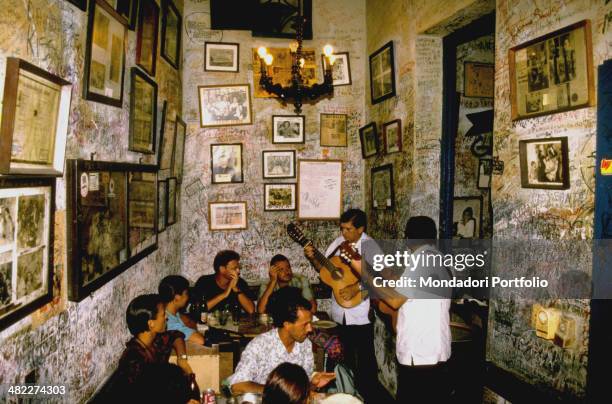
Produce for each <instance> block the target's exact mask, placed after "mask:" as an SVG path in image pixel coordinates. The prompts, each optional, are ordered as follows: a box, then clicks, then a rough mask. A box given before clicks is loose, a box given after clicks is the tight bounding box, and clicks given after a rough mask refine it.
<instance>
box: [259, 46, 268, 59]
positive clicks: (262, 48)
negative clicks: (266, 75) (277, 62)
mask: <svg viewBox="0 0 612 404" xmlns="http://www.w3.org/2000/svg"><path fill="white" fill-rule="evenodd" d="M257 54H258V55H259V57H260V58H262V59H264V58H265V57H266V55H267V54H268V50H267V49H266V47H265V46H260V47H259V48H258V49H257Z"/></svg>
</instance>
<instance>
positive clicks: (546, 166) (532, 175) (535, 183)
mask: <svg viewBox="0 0 612 404" xmlns="http://www.w3.org/2000/svg"><path fill="white" fill-rule="evenodd" d="M519 157H520V161H521V186H522V187H523V188H540V189H568V188H569V186H570V179H569V157H568V146H567V137H556V138H553V137H551V138H541V139H529V140H520V141H519Z"/></svg>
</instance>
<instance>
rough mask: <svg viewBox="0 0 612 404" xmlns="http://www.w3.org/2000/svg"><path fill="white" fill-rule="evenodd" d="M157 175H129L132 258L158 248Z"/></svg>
mask: <svg viewBox="0 0 612 404" xmlns="http://www.w3.org/2000/svg"><path fill="white" fill-rule="evenodd" d="M157 199H158V197H157V175H156V173H144V172H141V171H130V172H129V173H128V240H129V247H130V256H135V255H137V254H138V253H140V251H143V250H145V249H147V248H148V247H151V246H157Z"/></svg>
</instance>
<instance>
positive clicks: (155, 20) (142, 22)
mask: <svg viewBox="0 0 612 404" xmlns="http://www.w3.org/2000/svg"><path fill="white" fill-rule="evenodd" d="M158 24H159V6H158V5H157V3H156V2H155V0H140V12H139V14H138V30H137V36H136V64H137V65H138V66H140V67H142V69H143V70H144V71H145V72H147V73H148V74H149V75H150V76H155V58H156V57H157V29H158Z"/></svg>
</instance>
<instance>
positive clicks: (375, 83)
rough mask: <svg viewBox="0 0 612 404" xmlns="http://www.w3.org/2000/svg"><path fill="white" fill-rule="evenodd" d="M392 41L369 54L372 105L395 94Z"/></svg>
mask: <svg viewBox="0 0 612 404" xmlns="http://www.w3.org/2000/svg"><path fill="white" fill-rule="evenodd" d="M394 63H395V62H394V59H393V41H389V42H387V44H385V45H384V46H383V47H382V48H380V49H378V50H377V51H376V52H374V53H373V54H371V55H370V94H371V96H372V105H373V104H378V103H379V102H381V101H384V100H386V99H387V98H391V97H394V96H395V65H394Z"/></svg>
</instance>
